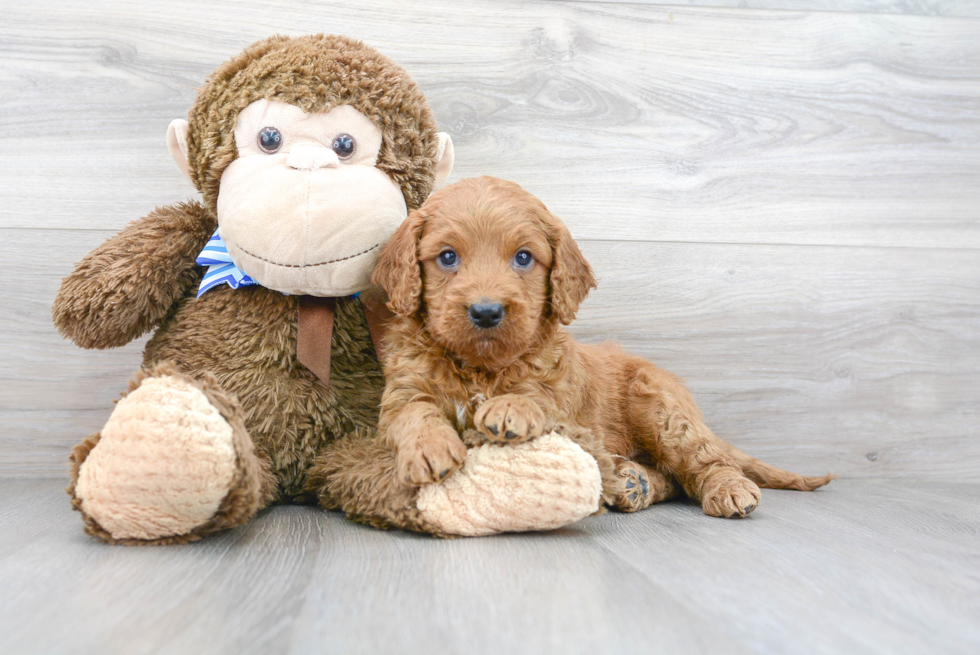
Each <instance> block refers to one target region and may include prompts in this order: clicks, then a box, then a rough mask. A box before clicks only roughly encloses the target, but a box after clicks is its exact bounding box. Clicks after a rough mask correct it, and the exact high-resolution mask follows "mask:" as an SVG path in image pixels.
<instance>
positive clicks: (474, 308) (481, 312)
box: [468, 302, 506, 329]
mask: <svg viewBox="0 0 980 655" xmlns="http://www.w3.org/2000/svg"><path fill="white" fill-rule="evenodd" d="M468 311H469V314H470V320H471V321H473V325H475V326H476V327H478V328H481V329H487V328H492V327H496V326H497V324H498V323H500V321H502V320H504V314H505V313H506V312H505V311H504V306H503V305H501V304H500V303H497V302H478V303H474V304H472V305H470V306H469V310H468Z"/></svg>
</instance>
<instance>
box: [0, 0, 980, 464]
mask: <svg viewBox="0 0 980 655" xmlns="http://www.w3.org/2000/svg"><path fill="white" fill-rule="evenodd" d="M662 5H663V6H662ZM673 5H684V6H666V5H664V3H658V2H632V3H606V2H529V3H524V2H505V1H488V2H481V3H472V4H463V3H458V2H452V1H449V0H425V2H413V3H401V2H397V1H395V0H383V1H380V2H371V3H341V2H318V3H306V2H299V1H278V2H275V3H272V2H256V1H254V0H238V1H233V2H232V1H221V2H208V3H201V2H174V1H168V2H162V1H159V0H153V1H147V0H143V1H139V2H136V1H133V2H111V3H110V2H74V1H69V0H57V1H51V2H44V3H39V2H23V1H20V0H17V1H15V2H9V1H8V2H5V3H4V21H3V22H2V23H0V88H2V89H3V93H2V94H0V107H2V111H0V124H2V127H3V141H4V145H3V149H2V153H3V154H2V155H0V198H2V200H3V202H2V204H0V298H2V299H3V301H4V303H5V311H3V312H0V381H2V385H3V386H2V392H0V475H18V476H42V475H63V473H64V470H65V458H66V456H67V453H68V450H69V449H70V447H71V445H72V444H73V443H74V442H76V441H77V440H79V439H80V438H81V437H82V436H83V435H85V434H88V433H91V432H94V431H95V430H97V429H98V428H99V427H100V425H101V424H102V422H103V421H104V420H105V418H106V417H107V416H108V413H109V411H110V409H111V401H112V399H113V398H114V397H116V395H117V394H118V392H119V390H121V389H122V388H124V386H125V382H126V380H127V378H128V377H129V375H131V373H132V372H133V371H134V370H135V369H136V368H137V367H138V365H139V359H140V347H141V344H140V343H135V344H131V345H130V346H127V347H126V348H122V349H119V350H116V351H106V352H86V351H82V350H80V349H78V348H76V347H75V346H73V345H71V344H70V343H67V342H64V341H62V340H61V339H60V337H59V336H58V335H57V334H56V332H55V331H54V329H53V328H52V327H51V321H50V304H51V300H52V298H53V297H54V294H55V292H56V290H57V287H58V284H59V281H60V278H61V277H62V276H64V275H66V274H67V273H68V272H69V271H70V270H71V267H72V265H73V263H74V262H75V261H77V260H78V259H79V258H80V257H82V256H83V255H84V254H85V253H86V252H88V251H89V250H90V249H92V248H93V247H95V246H96V245H98V244H99V243H100V242H101V241H102V240H103V239H105V238H106V237H108V236H110V235H111V234H113V233H114V232H115V231H117V230H118V229H120V228H121V227H122V226H123V225H124V224H125V223H127V222H128V221H130V220H133V219H135V218H137V217H139V216H141V215H143V214H145V213H146V212H147V211H149V210H150V209H152V208H153V207H154V206H156V205H160V204H165V203H169V202H174V201H177V200H181V199H185V198H187V197H189V196H192V195H194V193H195V192H194V190H193V189H192V188H191V187H190V186H189V185H188V184H186V183H185V182H183V181H182V180H181V179H180V177H179V175H178V173H177V171H176V169H175V168H174V166H173V164H172V163H171V161H170V159H169V156H168V155H167V151H166V146H165V142H164V135H165V132H166V127H167V124H168V123H169V122H170V120H171V119H173V118H177V117H181V116H183V115H185V113H186V111H187V108H188V106H189V105H190V103H191V101H192V99H193V96H194V91H195V88H196V87H197V86H198V85H199V84H200V83H201V82H202V81H203V79H204V77H205V76H206V75H207V73H208V72H210V71H211V70H212V69H213V68H215V67H216V66H217V65H218V64H219V63H221V62H222V61H223V60H224V59H226V58H227V57H229V56H230V55H232V54H234V53H236V52H237V51H239V50H241V49H242V48H243V47H244V46H246V45H247V44H249V43H251V42H253V41H255V40H258V39H260V38H263V37H265V36H268V35H269V34H271V33H276V32H281V33H289V34H301V33H307V32H311V31H325V32H337V33H344V34H349V35H351V36H355V37H358V38H362V39H364V40H366V41H367V42H369V43H371V44H372V45H374V46H376V47H378V48H379V49H381V50H382V51H383V52H385V53H386V54H388V55H390V56H392V57H393V58H395V59H396V60H397V61H399V62H400V63H401V64H402V65H404V66H405V67H406V68H407V69H408V70H409V71H410V72H411V73H412V75H413V76H414V77H415V78H416V79H417V80H418V82H419V83H420V84H421V86H422V88H423V90H424V91H425V92H426V94H427V95H428V97H429V100H430V101H431V103H432V105H433V107H434V109H435V112H436V117H437V119H438V120H439V122H440V125H441V127H442V128H443V129H445V130H447V131H448V132H450V133H451V134H452V136H453V139H454V142H455V144H456V153H457V169H456V173H455V174H454V176H453V179H459V178H462V177H469V176H473V175H479V174H491V175H496V176H499V177H504V178H508V179H513V180H515V181H517V182H519V183H521V184H523V185H524V186H525V187H526V188H528V189H529V190H531V191H532V192H534V193H535V194H537V195H538V196H539V197H541V198H542V200H544V202H545V203H546V204H548V205H549V207H550V208H551V209H553V210H554V211H555V213H557V214H558V215H559V216H561V217H562V218H563V219H564V220H565V221H566V222H567V223H568V224H569V226H570V227H571V229H572V232H573V234H575V235H576V237H578V238H579V239H580V240H581V243H582V246H583V249H584V250H585V252H586V254H587V255H588V257H589V258H590V260H591V261H592V263H593V265H594V267H595V268H596V269H597V271H598V273H599V275H600V277H601V282H600V287H599V289H598V291H596V292H595V293H594V294H593V296H592V297H591V298H590V299H589V300H588V301H587V303H586V305H585V306H584V308H583V310H582V312H581V314H580V319H579V320H578V321H577V322H576V323H575V324H574V326H573V328H574V330H575V332H576V333H577V334H578V335H579V337H580V338H582V339H583V340H588V341H599V340H602V339H607V338H615V339H618V340H620V341H621V342H623V343H624V344H625V345H626V346H627V347H629V348H630V349H632V350H634V351H636V352H639V353H641V354H643V355H645V356H648V357H650V358H651V359H654V360H655V361H657V362H658V363H660V364H662V365H663V366H665V367H666V368H669V369H670V370H673V371H674V372H676V373H678V374H680V375H681V376H682V377H684V378H685V379H686V380H687V381H688V383H689V384H690V386H691V388H692V389H693V391H694V393H695V396H696V398H697V399H698V401H699V402H700V403H701V405H702V408H703V409H704V411H705V414H706V415H707V417H708V420H709V422H710V423H711V425H712V426H713V427H714V428H715V429H716V432H718V434H719V435H720V436H722V437H723V438H726V439H728V440H730V441H732V442H733V443H735V444H737V445H739V446H741V447H744V448H746V449H748V450H750V451H751V452H753V453H754V454H757V455H759V456H762V457H764V458H767V459H769V460H771V461H773V462H774V463H778V464H781V465H784V466H787V467H793V468H798V469H805V470H807V471H813V472H823V471H825V470H828V469H830V470H833V471H835V472H837V473H840V474H843V475H847V476H858V477H902V476H906V477H920V478H926V479H940V478H955V479H961V480H962V479H968V480H973V481H977V480H980V467H978V466H977V463H978V461H980V440H978V439H977V436H978V435H977V432H978V428H977V426H978V425H980V252H978V251H980V184H978V182H980V21H978V20H975V18H977V17H980V9H978V7H980V3H973V2H953V1H938V0H937V1H929V0H922V1H913V0H906V1H902V0H896V1H894V2H885V1H879V2H874V1H872V0H836V1H835V0H822V1H820V2H812V3H811V2H802V1H799V2H796V1H793V0H771V1H769V2H766V1H764V0H759V1H745V2H741V1H737V0H732V1H730V2H728V1H709V0H705V1H704V2H697V1H691V2H676V3H673ZM691 5H702V6H691ZM703 5H707V6H703ZM806 8H812V9H814V10H815V11H810V12H808V11H802V9H806ZM787 10H789V11H787Z"/></svg>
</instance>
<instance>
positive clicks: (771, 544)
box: [0, 479, 980, 655]
mask: <svg viewBox="0 0 980 655" xmlns="http://www.w3.org/2000/svg"><path fill="white" fill-rule="evenodd" d="M63 484H64V483H63V481H62V480H41V479H33V480H17V481H11V480H7V481H2V482H0V525H2V526H3V530H2V532H0V590H2V593H0V652H2V653H4V654H5V655H15V654H19V653H31V654H34V653H98V654H100V655H102V654H110V653H127V654H130V655H134V654H137V653H181V654H183V653H236V654H244V653H263V654H266V653H280V652H282V653H285V652H289V653H317V652H331V653H361V652H363V653H467V654H473V655H475V654H479V653H494V654H497V653H522V652H523V653H554V652H564V653H683V654H687V653H726V654H727V653H749V652H754V653H774V654H784V653H915V654H916V655H920V654H922V653H971V654H972V653H977V652H980V548H978V543H980V485H977V484H941V483H935V482H932V483H928V484H924V483H908V482H899V481H894V480H888V481H873V480H860V481H858V480H838V481H835V482H834V483H833V484H832V485H831V486H829V487H827V488H826V489H824V490H821V491H818V492H815V493H812V494H805V493H799V492H791V491H764V492H763V493H764V495H763V502H762V504H761V506H760V508H759V509H758V510H757V511H756V512H755V513H754V514H753V515H752V516H751V517H750V518H748V519H745V520H741V521H727V520H723V519H712V518H709V517H706V516H704V515H703V514H702V513H701V511H700V509H699V508H698V507H696V506H695V505H692V504H687V503H668V504H665V505H660V506H654V507H652V508H650V509H648V510H646V511H644V512H641V513H639V514H634V515H623V514H606V515H603V516H598V517H592V518H589V519H586V520H585V521H582V522H581V523H579V524H577V525H575V526H572V527H570V528H567V529H565V530H561V531H558V532H554V533H549V534H541V535H515V536H502V537H490V538H482V539H457V540H452V541H440V540H436V539H431V538H427V537H419V536H415V535H410V534H404V533H388V532H381V531H378V530H373V529H370V528H365V527H361V526H359V525H356V524H353V523H350V522H348V521H346V520H345V519H344V518H343V517H342V516H341V515H339V514H335V513H326V512H322V511H319V510H317V509H314V508H308V507H278V508H273V509H271V510H268V511H266V512H264V513H263V514H262V515H261V516H260V518H259V520H257V521H256V522H255V523H253V524H252V525H251V526H249V527H247V528H244V529H240V530H237V531H235V532H232V533H229V534H225V535H224V536H219V537H217V538H213V539H210V540H207V541H205V542H199V543H197V544H192V545H189V546H182V547H165V548H127V547H123V546H119V547H107V546H105V545H103V544H101V543H99V542H97V541H95V540H93V539H91V538H89V537H87V536H85V535H84V534H83V533H82V531H81V526H80V523H79V520H78V516H77V514H74V513H73V512H71V510H70V509H69V508H68V503H67V502H65V496H64V494H63V493H62V491H61V486H63Z"/></svg>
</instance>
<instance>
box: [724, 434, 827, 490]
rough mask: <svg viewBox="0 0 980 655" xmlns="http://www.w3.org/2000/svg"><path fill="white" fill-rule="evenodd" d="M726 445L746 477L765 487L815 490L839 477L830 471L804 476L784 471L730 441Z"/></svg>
mask: <svg viewBox="0 0 980 655" xmlns="http://www.w3.org/2000/svg"><path fill="white" fill-rule="evenodd" d="M725 445H726V446H727V447H728V455H729V456H730V457H731V458H732V459H734V460H735V463H736V464H738V465H739V466H740V467H741V469H742V472H743V473H744V474H745V477H747V478H748V479H749V480H752V482H755V483H756V484H757V485H759V486H760V487H763V488H765V489H796V490H797V491H813V490H814V489H819V488H820V487H822V486H824V485H825V484H827V483H828V482H830V481H831V480H833V479H834V478H836V477H837V476H836V475H831V474H830V473H828V474H827V475H822V476H821V475H816V476H802V475H799V474H798V473H793V472H791V471H784V470H783V469H781V468H776V467H775V466H772V465H770V464H766V463H765V462H763V461H761V460H758V459H756V458H755V457H752V456H751V455H749V454H748V453H744V452H742V451H741V450H739V449H738V448H736V447H735V446H733V445H731V444H729V443H726V444H725Z"/></svg>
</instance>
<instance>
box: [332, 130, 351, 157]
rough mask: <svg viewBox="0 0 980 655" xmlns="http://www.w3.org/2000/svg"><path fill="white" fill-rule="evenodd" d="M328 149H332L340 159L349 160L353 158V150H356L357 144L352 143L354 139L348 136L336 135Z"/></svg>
mask: <svg viewBox="0 0 980 655" xmlns="http://www.w3.org/2000/svg"><path fill="white" fill-rule="evenodd" d="M330 147H331V148H333V151H334V152H335V153H337V157H339V158H340V159H350V158H351V157H353V156H354V150H356V149H357V144H356V143H355V142H354V137H352V136H351V135H350V134H338V135H337V136H335V137H334V139H333V143H332V144H331V146H330Z"/></svg>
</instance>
